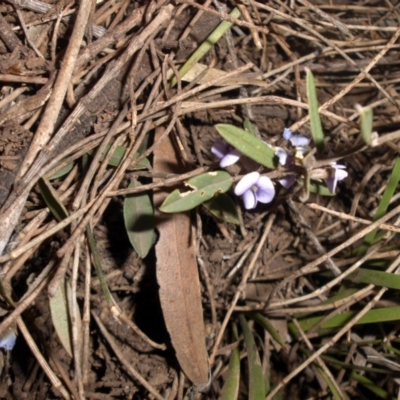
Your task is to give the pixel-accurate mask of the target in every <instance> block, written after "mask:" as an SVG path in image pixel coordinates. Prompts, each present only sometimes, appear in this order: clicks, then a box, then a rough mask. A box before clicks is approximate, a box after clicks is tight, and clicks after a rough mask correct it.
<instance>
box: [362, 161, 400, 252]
mask: <svg viewBox="0 0 400 400" xmlns="http://www.w3.org/2000/svg"><path fill="white" fill-rule="evenodd" d="M399 179H400V158H397V160H396V163H395V165H394V167H393V170H392V173H391V175H390V178H389V182H388V184H387V186H386V189H385V192H384V193H383V196H382V199H381V201H380V203H379V206H378V209H377V210H376V213H375V215H374V218H373V221H377V220H378V219H379V218H382V217H383V216H384V215H385V214H386V212H387V209H388V207H389V205H390V200H391V199H392V197H393V195H394V193H395V192H396V189H397V185H398V183H399ZM377 232H378V229H375V230H373V231H371V232H370V233H369V234H368V235H367V236H365V239H364V244H365V245H366V246H371V245H372V244H373V243H374V239H375V236H376V234H377Z"/></svg>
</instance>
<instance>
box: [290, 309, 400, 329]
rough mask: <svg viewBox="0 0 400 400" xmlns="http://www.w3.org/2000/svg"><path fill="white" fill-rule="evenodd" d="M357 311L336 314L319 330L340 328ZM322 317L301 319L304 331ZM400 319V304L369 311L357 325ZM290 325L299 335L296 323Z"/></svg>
mask: <svg viewBox="0 0 400 400" xmlns="http://www.w3.org/2000/svg"><path fill="white" fill-rule="evenodd" d="M357 313H358V311H349V312H344V313H342V314H340V315H335V316H334V317H332V318H330V319H329V320H328V321H326V322H325V323H324V324H323V325H322V326H321V328H320V329H319V330H318V332H319V333H324V330H328V329H329V330H331V329H334V330H336V329H340V328H342V327H343V326H344V325H345V324H346V323H347V322H349V321H350V320H351V319H352V318H354V317H355V316H356V315H357ZM322 318H324V317H323V316H320V317H312V318H306V319H304V320H300V321H299V323H300V326H301V328H302V329H303V330H304V332H307V331H308V330H309V329H311V328H312V327H313V326H314V325H315V324H317V323H318V322H320V321H321V319H322ZM399 320H400V306H396V307H385V308H377V309H374V310H371V311H368V312H367V314H365V315H364V316H363V317H362V318H360V320H359V321H357V323H356V325H365V324H376V323H379V322H388V321H399ZM289 326H290V329H291V331H292V332H293V333H294V334H296V335H297V334H298V330H297V328H296V327H295V326H294V324H292V323H289Z"/></svg>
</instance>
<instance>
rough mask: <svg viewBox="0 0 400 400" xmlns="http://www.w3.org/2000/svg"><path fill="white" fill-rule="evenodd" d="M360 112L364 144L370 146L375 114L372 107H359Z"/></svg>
mask: <svg viewBox="0 0 400 400" xmlns="http://www.w3.org/2000/svg"><path fill="white" fill-rule="evenodd" d="M358 111H359V112H360V129H361V134H362V137H363V139H364V142H365V143H366V144H367V145H368V146H370V145H371V143H372V126H373V121H374V112H373V110H372V108H371V107H365V108H364V107H358Z"/></svg>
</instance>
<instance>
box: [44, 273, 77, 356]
mask: <svg viewBox="0 0 400 400" xmlns="http://www.w3.org/2000/svg"><path fill="white" fill-rule="evenodd" d="M73 301H75V302H76V299H73V298H72V293H71V288H70V286H69V285H68V283H67V282H66V281H64V282H63V283H62V284H61V285H59V286H58V289H57V291H56V293H55V295H54V296H53V297H50V298H49V303H50V313H51V320H52V321H53V325H54V328H55V330H56V332H57V336H58V338H59V339H60V342H61V344H62V345H63V347H64V349H65V350H66V352H67V353H68V354H69V355H70V356H71V357H72V354H73V353H72V326H71V318H70V310H71V307H72V302H73ZM76 309H77V310H78V313H79V308H78V305H76ZM79 321H80V316H79V315H78V323H79Z"/></svg>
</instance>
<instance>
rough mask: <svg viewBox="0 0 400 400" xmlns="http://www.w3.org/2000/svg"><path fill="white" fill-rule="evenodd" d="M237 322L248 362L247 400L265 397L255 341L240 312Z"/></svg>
mask: <svg viewBox="0 0 400 400" xmlns="http://www.w3.org/2000/svg"><path fill="white" fill-rule="evenodd" d="M239 322H240V326H241V328H242V331H243V336H244V342H245V344H246V349H247V359H248V364H249V400H261V399H265V396H266V393H265V382H264V375H263V370H262V367H261V360H260V356H259V354H258V351H257V346H256V342H255V341H254V337H253V334H252V333H251V330H250V328H249V325H248V324H247V321H246V319H245V318H244V316H243V315H242V314H240V315H239Z"/></svg>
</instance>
